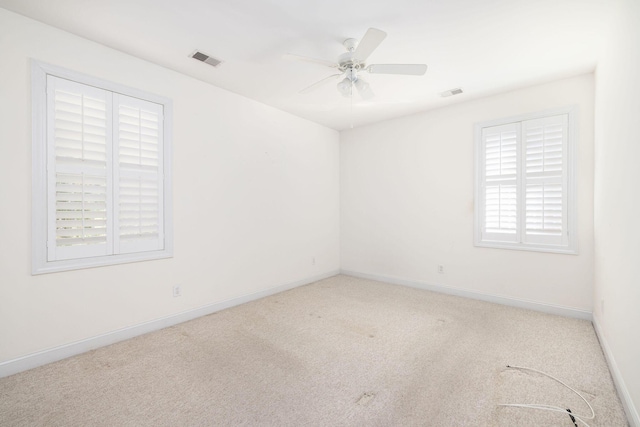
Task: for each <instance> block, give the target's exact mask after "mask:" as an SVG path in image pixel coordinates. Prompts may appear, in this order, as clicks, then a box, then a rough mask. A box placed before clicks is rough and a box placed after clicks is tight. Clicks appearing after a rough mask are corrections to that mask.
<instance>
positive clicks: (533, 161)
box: [475, 108, 576, 253]
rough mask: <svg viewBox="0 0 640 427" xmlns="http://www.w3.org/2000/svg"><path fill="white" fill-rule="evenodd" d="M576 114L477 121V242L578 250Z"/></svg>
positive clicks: (560, 112)
mask: <svg viewBox="0 0 640 427" xmlns="http://www.w3.org/2000/svg"><path fill="white" fill-rule="evenodd" d="M575 116H576V111H575V108H565V109H562V110H555V111H550V112H543V113H537V114H531V115H527V116H521V117H516V118H510V119H504V120H497V121H492V122H488V123H480V124H477V125H476V154H475V155H476V195H475V200H476V206H475V244H476V246H486V247H493V248H504V249H523V250H534V251H545V252H560V253H576V212H575V191H574V147H573V146H574V140H575V120H576V119H575Z"/></svg>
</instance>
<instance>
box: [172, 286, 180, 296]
mask: <svg viewBox="0 0 640 427" xmlns="http://www.w3.org/2000/svg"><path fill="white" fill-rule="evenodd" d="M180 296H182V287H181V286H180V285H174V286H173V297H174V298H176V297H180Z"/></svg>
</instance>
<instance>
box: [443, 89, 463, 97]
mask: <svg viewBox="0 0 640 427" xmlns="http://www.w3.org/2000/svg"><path fill="white" fill-rule="evenodd" d="M461 93H462V89H460V88H459V87H457V88H455V89H450V90H446V91H444V92H442V93H441V94H440V96H441V97H443V98H446V97H447V96H452V95H458V94H461Z"/></svg>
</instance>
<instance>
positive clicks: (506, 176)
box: [482, 124, 519, 242]
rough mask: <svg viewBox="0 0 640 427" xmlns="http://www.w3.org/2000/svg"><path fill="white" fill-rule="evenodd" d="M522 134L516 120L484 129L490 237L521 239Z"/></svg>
mask: <svg viewBox="0 0 640 427" xmlns="http://www.w3.org/2000/svg"><path fill="white" fill-rule="evenodd" d="M518 134H519V127H518V125H516V124H507V125H502V126H494V127H492V128H485V129H483V132H482V164H483V177H482V195H483V207H484V209H483V210H484V218H483V222H482V237H483V239H486V240H497V241H513V242H515V241H517V240H518V234H517V232H518V228H517V223H518V174H517V169H518V153H519V149H518V146H519V138H518Z"/></svg>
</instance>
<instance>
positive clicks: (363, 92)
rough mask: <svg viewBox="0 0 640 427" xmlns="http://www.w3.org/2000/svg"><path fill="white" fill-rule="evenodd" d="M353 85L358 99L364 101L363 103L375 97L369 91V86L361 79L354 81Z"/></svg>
mask: <svg viewBox="0 0 640 427" xmlns="http://www.w3.org/2000/svg"><path fill="white" fill-rule="evenodd" d="M353 85H354V86H355V87H356V90H357V91H358V95H360V98H362V99H364V100H365V101H369V100H370V99H372V98H373V97H374V96H375V94H374V93H373V91H372V90H371V87H370V86H369V83H367V82H365V81H364V80H362V78H358V80H356V82H355V83H354V84H353Z"/></svg>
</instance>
